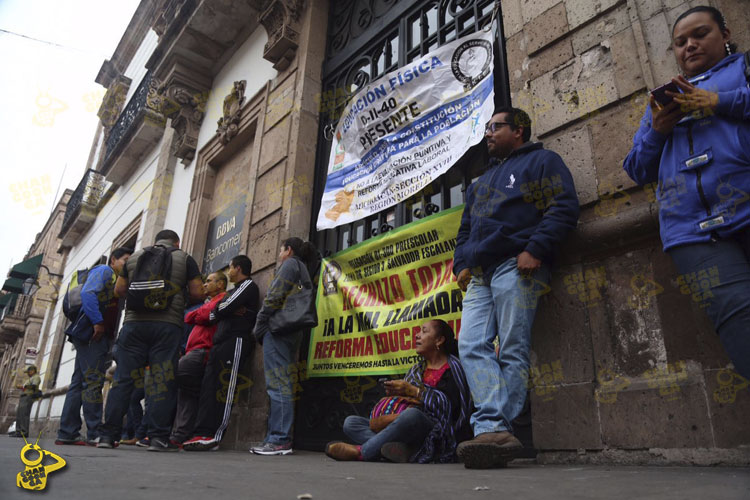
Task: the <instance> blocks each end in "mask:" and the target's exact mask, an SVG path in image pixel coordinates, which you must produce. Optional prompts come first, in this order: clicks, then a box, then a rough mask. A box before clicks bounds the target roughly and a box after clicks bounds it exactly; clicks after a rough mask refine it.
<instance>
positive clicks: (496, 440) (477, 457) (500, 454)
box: [456, 431, 523, 469]
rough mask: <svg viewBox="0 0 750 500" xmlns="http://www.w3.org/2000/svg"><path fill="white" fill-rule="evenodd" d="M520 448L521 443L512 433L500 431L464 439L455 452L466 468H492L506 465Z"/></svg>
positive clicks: (521, 447) (521, 446)
mask: <svg viewBox="0 0 750 500" xmlns="http://www.w3.org/2000/svg"><path fill="white" fill-rule="evenodd" d="M521 449H523V445H522V444H521V442H520V441H519V440H518V439H517V438H516V437H515V436H514V435H513V434H511V433H510V432H507V431H501V432H485V433H484V434H480V435H478V436H477V437H475V438H474V439H472V440H470V441H464V442H463V443H461V444H459V445H458V448H457V450H456V452H457V454H458V458H459V460H460V461H461V462H463V463H464V466H465V467H466V468H467V469H493V468H498V467H506V466H507V465H508V462H509V461H510V460H512V459H513V457H515V455H516V454H517V453H518V452H519V451H521Z"/></svg>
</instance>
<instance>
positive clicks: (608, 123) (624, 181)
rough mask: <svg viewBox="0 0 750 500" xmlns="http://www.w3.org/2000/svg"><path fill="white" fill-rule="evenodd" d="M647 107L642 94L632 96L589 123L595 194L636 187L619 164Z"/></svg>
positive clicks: (623, 158) (631, 142)
mask: <svg viewBox="0 0 750 500" xmlns="http://www.w3.org/2000/svg"><path fill="white" fill-rule="evenodd" d="M646 104H647V99H646V94H645V93H639V94H633V95H632V96H631V97H630V98H628V99H627V100H625V101H622V102H620V103H619V104H618V105H617V106H614V107H611V108H608V109H605V110H603V111H601V112H600V113H597V114H596V115H595V116H593V117H592V118H591V121H590V122H589V125H590V130H591V143H592V146H593V150H594V165H595V166H596V176H597V179H598V181H599V192H611V191H613V190H620V191H622V190H626V189H630V188H631V187H634V186H636V183H635V182H634V181H633V180H632V179H631V178H630V177H628V174H627V173H626V172H625V169H623V168H622V163H623V161H624V160H625V157H626V156H627V155H628V153H629V152H630V148H631V147H632V145H633V140H632V138H633V136H634V135H635V133H636V131H637V130H638V127H639V126H640V121H641V117H642V116H643V113H644V112H645V109H646Z"/></svg>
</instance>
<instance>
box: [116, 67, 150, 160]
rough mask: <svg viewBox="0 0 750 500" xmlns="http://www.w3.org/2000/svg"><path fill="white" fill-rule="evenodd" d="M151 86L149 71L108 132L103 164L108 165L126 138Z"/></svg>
mask: <svg viewBox="0 0 750 500" xmlns="http://www.w3.org/2000/svg"><path fill="white" fill-rule="evenodd" d="M150 86H151V72H148V73H146V76H144V77H143V80H141V83H140V85H138V88H137V89H136V91H135V94H133V97H131V98H130V101H128V104H127V105H126V106H125V109H123V110H122V113H120V116H119V118H117V122H115V124H114V126H113V127H112V129H111V130H110V132H109V136H108V137H107V142H106V144H105V145H106V148H107V150H106V153H105V155H104V165H108V162H109V159H110V157H111V156H112V154H113V153H114V152H115V151H117V150H118V149H119V147H120V145H121V144H123V143H124V142H125V141H127V140H128V138H129V137H130V135H131V133H132V128H133V124H134V123H135V121H136V119H137V118H138V117H139V116H140V115H141V113H142V111H143V109H144V108H145V107H146V104H147V98H148V91H149V88H150Z"/></svg>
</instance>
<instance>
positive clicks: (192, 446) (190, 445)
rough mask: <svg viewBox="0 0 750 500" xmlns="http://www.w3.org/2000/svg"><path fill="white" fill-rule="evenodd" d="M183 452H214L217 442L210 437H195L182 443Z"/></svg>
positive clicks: (217, 446) (217, 445) (217, 447)
mask: <svg viewBox="0 0 750 500" xmlns="http://www.w3.org/2000/svg"><path fill="white" fill-rule="evenodd" d="M182 447H183V449H184V450H185V451H216V450H218V449H219V442H218V441H217V440H215V439H214V438H212V437H210V436H195V437H193V438H190V439H188V440H187V441H185V442H184V443H182Z"/></svg>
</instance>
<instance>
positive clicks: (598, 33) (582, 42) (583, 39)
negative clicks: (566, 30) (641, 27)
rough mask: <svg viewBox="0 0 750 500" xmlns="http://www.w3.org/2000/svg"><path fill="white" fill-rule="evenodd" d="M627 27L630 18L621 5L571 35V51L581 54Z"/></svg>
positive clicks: (624, 7)
mask: <svg viewBox="0 0 750 500" xmlns="http://www.w3.org/2000/svg"><path fill="white" fill-rule="evenodd" d="M586 3H591V2H586ZM629 26H630V17H629V16H628V10H627V8H626V6H625V5H623V6H621V7H619V8H617V9H615V10H613V11H612V12H609V13H607V14H605V15H603V16H602V17H601V18H599V19H597V20H595V21H594V22H592V23H591V24H589V25H587V26H584V27H582V28H581V29H580V30H578V31H576V32H574V33H573V34H572V35H571V41H572V43H573V51H574V52H575V53H576V54H582V53H583V52H586V51H587V50H589V49H590V48H591V47H594V46H595V45H599V44H600V43H603V42H605V41H606V40H609V39H610V38H612V37H613V36H615V35H616V34H617V33H620V32H621V31H623V30H625V29H627V28H628V27H629Z"/></svg>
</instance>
